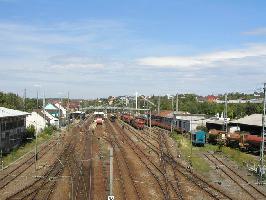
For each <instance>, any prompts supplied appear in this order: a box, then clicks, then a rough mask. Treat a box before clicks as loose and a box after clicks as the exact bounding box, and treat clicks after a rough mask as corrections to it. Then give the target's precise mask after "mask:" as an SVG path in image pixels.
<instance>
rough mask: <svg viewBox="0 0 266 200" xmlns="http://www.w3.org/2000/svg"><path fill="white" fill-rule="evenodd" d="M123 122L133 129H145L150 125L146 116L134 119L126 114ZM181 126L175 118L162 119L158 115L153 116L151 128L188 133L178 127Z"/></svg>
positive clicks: (122, 118)
mask: <svg viewBox="0 0 266 200" xmlns="http://www.w3.org/2000/svg"><path fill="white" fill-rule="evenodd" d="M121 120H122V121H124V122H126V123H128V124H130V125H132V126H133V127H135V128H137V129H143V128H144V125H145V124H146V125H147V126H149V125H150V119H149V116H146V115H142V116H138V117H134V116H132V115H130V114H127V113H126V114H122V115H121ZM179 124H180V123H178V121H177V120H175V119H173V118H168V117H161V116H158V115H151V126H157V127H160V128H163V129H166V130H169V131H171V130H172V131H177V132H186V131H185V129H183V128H182V127H179V126H178V125H179Z"/></svg>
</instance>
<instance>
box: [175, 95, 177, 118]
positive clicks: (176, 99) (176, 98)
mask: <svg viewBox="0 0 266 200" xmlns="http://www.w3.org/2000/svg"><path fill="white" fill-rule="evenodd" d="M175 112H176V114H177V112H178V93H177V94H176V105H175Z"/></svg>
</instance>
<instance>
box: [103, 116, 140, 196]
mask: <svg viewBox="0 0 266 200" xmlns="http://www.w3.org/2000/svg"><path fill="white" fill-rule="evenodd" d="M106 125H107V128H108V130H109V133H111V134H112V136H113V137H110V136H109V142H110V144H111V145H112V147H113V149H114V154H115V155H116V156H119V155H120V156H119V157H120V158H121V159H118V158H117V157H116V160H117V161H118V160H122V161H123V164H122V162H121V163H120V162H118V163H120V166H122V165H123V166H124V169H125V171H127V173H128V176H129V178H130V182H131V185H132V186H133V190H134V191H135V194H136V199H140V200H141V199H143V200H144V198H143V195H142V193H141V192H140V190H139V188H138V186H137V184H136V182H135V181H134V175H133V173H132V170H131V169H130V165H129V162H128V160H127V158H126V152H125V151H124V149H123V147H122V146H121V145H120V143H119V142H118V139H117V137H116V135H115V134H114V133H113V132H117V130H116V129H115V128H114V127H113V126H112V125H111V124H110V122H109V121H108V122H107V123H106ZM116 147H117V148H118V149H119V151H117V149H116ZM118 152H119V153H118ZM120 169H121V167H120ZM123 180H124V179H123ZM123 188H125V185H123ZM123 192H124V195H125V196H126V190H125V189H123ZM126 197H127V196H126Z"/></svg>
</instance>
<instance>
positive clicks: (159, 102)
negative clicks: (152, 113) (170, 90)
mask: <svg viewBox="0 0 266 200" xmlns="http://www.w3.org/2000/svg"><path fill="white" fill-rule="evenodd" d="M158 98H159V99H158V108H157V114H158V115H159V114H160V106H161V105H160V104H161V96H158Z"/></svg>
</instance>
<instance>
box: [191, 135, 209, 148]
mask: <svg viewBox="0 0 266 200" xmlns="http://www.w3.org/2000/svg"><path fill="white" fill-rule="evenodd" d="M205 143H206V132H204V131H196V132H194V133H192V145H193V146H204V144H205Z"/></svg>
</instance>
